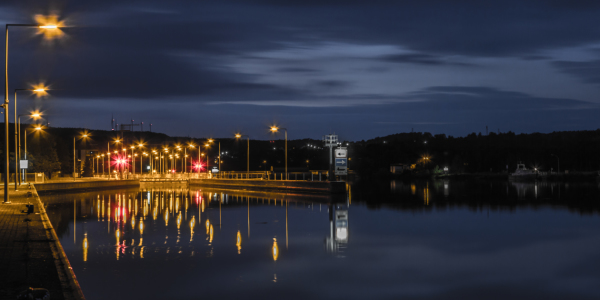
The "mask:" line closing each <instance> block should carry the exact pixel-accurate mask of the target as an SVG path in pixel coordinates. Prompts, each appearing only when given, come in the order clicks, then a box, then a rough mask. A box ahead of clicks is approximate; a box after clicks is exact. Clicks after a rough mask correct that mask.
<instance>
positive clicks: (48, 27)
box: [2, 24, 58, 204]
mask: <svg viewBox="0 0 600 300" xmlns="http://www.w3.org/2000/svg"><path fill="white" fill-rule="evenodd" d="M10 26H13V27H32V28H39V29H40V30H56V29H58V25H55V24H45V25H40V24H6V30H5V34H4V37H5V48H4V103H3V104H2V107H3V108H4V158H5V163H6V164H5V167H6V168H5V171H4V203H5V204H9V203H10V200H9V197H8V177H9V176H10V170H9V163H10V161H9V153H8V151H9V147H8V142H9V139H8V27H10ZM15 122H16V120H15ZM15 154H16V153H15ZM16 171H17V170H15V172H16ZM15 174H16V173H15ZM15 184H16V176H15Z"/></svg>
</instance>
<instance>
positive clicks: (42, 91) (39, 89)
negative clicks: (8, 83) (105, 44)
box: [13, 87, 46, 191]
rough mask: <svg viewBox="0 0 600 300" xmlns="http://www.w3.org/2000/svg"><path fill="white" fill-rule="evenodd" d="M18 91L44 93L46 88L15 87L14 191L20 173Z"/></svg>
mask: <svg viewBox="0 0 600 300" xmlns="http://www.w3.org/2000/svg"><path fill="white" fill-rule="evenodd" d="M18 91H33V92H35V93H45V92H46V88H42V87H40V88H36V89H15V103H14V105H13V106H14V108H15V124H14V127H15V191H17V190H18V189H17V182H19V184H20V180H19V178H17V177H18V176H17V175H16V174H18V173H20V172H19V164H20V161H19V159H20V158H21V157H20V156H19V155H18V153H19V145H18V140H19V128H18V127H17V119H18V118H17V92H18Z"/></svg>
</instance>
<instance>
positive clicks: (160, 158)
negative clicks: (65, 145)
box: [73, 132, 221, 177]
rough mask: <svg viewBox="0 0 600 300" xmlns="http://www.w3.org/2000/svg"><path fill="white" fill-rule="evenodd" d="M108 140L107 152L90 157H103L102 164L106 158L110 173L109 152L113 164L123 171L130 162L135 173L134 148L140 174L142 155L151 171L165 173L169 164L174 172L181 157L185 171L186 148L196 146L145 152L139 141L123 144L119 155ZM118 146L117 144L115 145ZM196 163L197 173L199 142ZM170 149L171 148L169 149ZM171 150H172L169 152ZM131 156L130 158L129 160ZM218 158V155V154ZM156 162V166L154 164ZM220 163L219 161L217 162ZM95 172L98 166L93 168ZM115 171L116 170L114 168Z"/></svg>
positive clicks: (177, 146)
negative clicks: (138, 157)
mask: <svg viewBox="0 0 600 300" xmlns="http://www.w3.org/2000/svg"><path fill="white" fill-rule="evenodd" d="M89 136H90V135H89V134H88V133H87V132H86V133H82V135H81V138H88V137H89ZM75 142H76V141H75V138H74V139H73V151H74V153H73V173H74V177H75V174H76V171H75V157H76V154H75ZM213 142H214V140H213V139H208V140H207V141H206V143H205V144H204V146H205V147H207V148H208V147H210V145H211V144H212V143H213ZM113 143H114V144H116V145H119V144H123V143H124V141H122V140H121V139H118V138H117V139H115V140H114V141H113ZM110 144H111V143H110V142H109V143H108V145H107V150H108V152H106V153H102V152H101V151H99V152H100V153H102V154H96V156H95V157H92V158H93V159H96V161H97V160H99V159H100V158H102V159H103V162H102V164H103V165H104V157H107V158H108V161H109V164H108V173H109V174H110V166H111V162H110V161H111V158H110V156H111V154H114V155H115V156H116V158H115V159H114V164H115V165H117V168H121V170H120V172H121V171H125V165H128V164H129V163H130V162H131V167H132V173H133V174H135V161H136V157H137V156H138V153H136V149H139V151H141V153H140V154H139V156H140V174H142V173H143V157H144V156H146V157H148V158H149V165H150V169H151V173H154V172H156V169H158V170H159V173H166V172H167V165H169V172H174V170H175V169H177V167H176V165H177V159H179V158H181V168H182V170H184V172H187V168H188V162H187V157H188V154H187V148H193V149H195V148H196V145H194V144H193V143H189V144H188V145H187V146H183V145H179V144H177V145H174V146H173V147H168V146H166V147H163V148H162V150H158V149H152V150H149V151H147V152H145V151H143V150H142V149H143V148H144V147H145V144H144V143H142V142H139V143H138V144H137V145H131V146H129V148H128V147H127V146H125V145H123V148H122V151H123V155H122V156H119V151H118V150H114V151H113V152H111V151H110ZM117 147H118V146H117ZM197 147H198V163H197V164H196V165H195V166H192V167H193V168H195V169H197V170H198V173H199V172H200V171H201V169H202V156H204V155H205V153H202V149H201V145H200V144H199V145H198V146H197ZM128 149H130V151H131V154H129V155H128V154H127V151H128ZM171 149H172V150H171ZM220 149H221V145H220V142H219V151H220ZM181 150H183V151H184V153H183V156H182V157H180V156H179V153H176V151H177V152H179V151H181ZM170 151H172V152H170ZM130 158H131V160H130ZM219 158H220V156H219ZM206 159H207V161H208V153H206ZM169 160H170V164H169ZM96 164H97V166H98V167H99V164H98V163H96ZM156 164H158V166H156ZM219 165H220V163H219ZM95 170H96V173H98V172H97V170H98V168H95ZM115 172H116V170H115ZM103 173H104V167H103Z"/></svg>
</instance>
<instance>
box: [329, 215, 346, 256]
mask: <svg viewBox="0 0 600 300" xmlns="http://www.w3.org/2000/svg"><path fill="white" fill-rule="evenodd" d="M329 229H330V230H329V236H328V237H326V238H325V243H326V247H327V251H330V252H333V253H343V252H344V250H345V249H346V248H347V245H348V206H346V205H344V204H336V205H335V207H334V206H331V205H330V206H329Z"/></svg>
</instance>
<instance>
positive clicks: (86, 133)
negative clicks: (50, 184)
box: [73, 131, 90, 181]
mask: <svg viewBox="0 0 600 300" xmlns="http://www.w3.org/2000/svg"><path fill="white" fill-rule="evenodd" d="M89 136H90V134H89V133H88V132H87V131H84V132H82V133H81V137H80V139H83V140H87V139H88V137H89ZM75 138H76V137H73V181H75V174H76V173H77V171H76V170H75V166H76V165H77V163H76V162H75V159H76V157H77V152H76V151H75ZM81 165H83V161H82V162H81V164H80V166H81Z"/></svg>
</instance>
